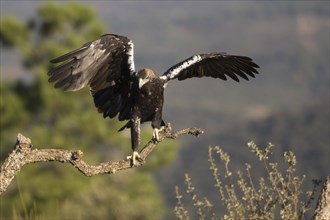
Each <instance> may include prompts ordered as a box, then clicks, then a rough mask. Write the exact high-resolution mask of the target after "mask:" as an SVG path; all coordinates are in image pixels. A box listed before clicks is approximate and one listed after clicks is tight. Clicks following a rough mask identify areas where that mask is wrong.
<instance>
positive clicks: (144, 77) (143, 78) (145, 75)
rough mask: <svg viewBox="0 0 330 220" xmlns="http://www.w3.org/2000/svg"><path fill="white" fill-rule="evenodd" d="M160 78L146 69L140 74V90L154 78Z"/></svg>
mask: <svg viewBox="0 0 330 220" xmlns="http://www.w3.org/2000/svg"><path fill="white" fill-rule="evenodd" d="M157 77H158V76H157V75H156V74H155V73H154V71H152V70H151V69H148V68H144V69H142V70H140V71H139V72H138V78H139V88H141V87H142V86H143V85H144V84H146V83H147V82H149V81H150V80H151V79H152V78H157Z"/></svg>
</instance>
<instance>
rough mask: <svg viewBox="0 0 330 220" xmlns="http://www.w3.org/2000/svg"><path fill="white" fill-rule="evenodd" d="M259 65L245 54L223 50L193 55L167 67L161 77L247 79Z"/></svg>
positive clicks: (254, 72) (166, 78)
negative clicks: (237, 54)
mask: <svg viewBox="0 0 330 220" xmlns="http://www.w3.org/2000/svg"><path fill="white" fill-rule="evenodd" d="M257 68H259V66H258V65H257V64H256V63H254V62H253V60H252V59H251V58H249V57H246V56H236V55H228V54H226V53H223V52H215V53H209V54H198V55H194V56H192V57H190V58H188V59H186V60H184V61H182V62H180V63H178V64H176V65H174V66H172V67H171V68H169V69H168V70H167V71H166V72H165V73H164V74H163V75H162V76H161V78H162V79H164V80H166V81H169V80H171V79H178V80H185V79H188V78H192V77H213V78H220V79H222V80H227V77H226V76H228V77H230V78H232V79H233V80H235V81H237V82H239V77H240V78H243V79H245V80H248V79H249V78H248V76H251V77H255V74H258V71H257Z"/></svg>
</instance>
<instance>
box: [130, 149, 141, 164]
mask: <svg viewBox="0 0 330 220" xmlns="http://www.w3.org/2000/svg"><path fill="white" fill-rule="evenodd" d="M136 159H137V160H138V161H142V160H143V159H142V157H141V156H140V154H139V153H138V152H137V151H133V154H132V155H130V156H127V157H126V160H131V161H132V165H133V166H136V165H137V163H136Z"/></svg>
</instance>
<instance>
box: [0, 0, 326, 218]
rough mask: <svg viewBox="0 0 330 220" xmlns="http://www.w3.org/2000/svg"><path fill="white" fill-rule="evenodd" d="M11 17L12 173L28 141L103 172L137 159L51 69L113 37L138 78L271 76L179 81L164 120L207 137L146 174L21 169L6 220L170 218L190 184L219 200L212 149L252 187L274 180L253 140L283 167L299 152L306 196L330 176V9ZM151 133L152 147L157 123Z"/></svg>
mask: <svg viewBox="0 0 330 220" xmlns="http://www.w3.org/2000/svg"><path fill="white" fill-rule="evenodd" d="M0 6H1V7H0V13H1V31H0V40H1V57H0V61H1V63H0V74H1V75H0V79H1V89H0V91H1V94H0V113H1V118H0V125H1V133H0V141H1V143H0V145H1V146H0V147H1V161H3V160H4V159H5V157H6V156H7V154H8V153H9V152H10V151H11V150H12V147H13V145H14V143H15V139H16V135H17V133H19V132H21V133H23V134H24V135H26V136H27V137H30V138H31V139H32V142H33V143H34V145H35V147H37V148H50V147H52V148H55V147H57V148H65V149H81V150H83V151H84V152H85V154H84V155H85V156H84V157H85V160H86V161H87V162H89V163H92V164H93V163H99V162H105V161H109V160H120V159H123V158H124V157H125V156H126V155H128V154H129V153H130V152H131V148H130V140H129V133H128V132H127V131H125V132H123V133H117V130H118V129H119V128H120V127H121V126H122V123H119V122H117V120H109V119H107V120H104V119H103V118H102V115H100V114H98V113H97V111H96V109H95V108H94V106H93V101H92V98H91V96H90V95H89V91H88V89H87V88H86V89H84V90H82V91H79V92H75V93H64V92H62V91H60V90H55V89H54V88H53V86H52V85H51V84H49V83H48V82H47V71H48V69H49V68H51V65H50V64H49V60H50V59H52V58H54V57H56V56H59V55H61V54H63V53H66V52H68V51H70V50H72V49H75V48H78V47H80V46H81V45H82V44H84V43H85V42H87V41H90V40H93V39H96V38H98V37H99V36H100V35H102V34H104V33H115V34H120V35H126V36H128V37H129V38H130V39H132V40H133V42H134V44H135V66H136V68H137V69H141V68H143V67H149V68H152V69H154V70H155V71H156V72H157V73H158V74H159V75H161V74H162V73H163V72H164V71H165V70H167V69H168V68H169V67H171V66H172V65H174V64H176V63H178V62H180V61H182V60H183V59H186V58H188V57H190V56H191V55H193V54H196V53H206V52H212V51H224V52H227V53H229V54H237V55H245V56H249V57H251V58H253V59H254V60H255V62H256V63H257V64H258V65H259V66H260V70H259V72H260V74H259V75H258V76H257V77H256V78H255V79H251V80H250V81H242V82H240V83H236V82H234V81H231V80H228V81H222V80H214V79H206V78H204V79H190V80H186V81H183V82H171V83H170V84H169V85H168V87H167V89H166V93H165V106H164V111H163V112H164V120H165V121H166V122H167V123H168V122H170V123H171V124H172V127H173V129H182V128H186V127H193V126H195V127H199V128H202V129H203V130H204V132H205V133H204V134H203V135H202V136H200V137H198V138H195V137H192V136H185V137H180V138H179V139H178V140H176V141H170V140H166V141H164V142H162V143H161V144H160V145H159V146H158V147H157V148H156V149H155V150H154V151H153V153H152V155H151V156H150V158H149V161H147V164H146V165H145V166H144V167H143V168H138V169H131V170H128V171H123V172H119V173H116V174H115V175H101V176H97V177H92V178H87V177H84V176H83V175H81V174H80V173H79V172H77V170H75V169H74V168H73V167H72V166H71V165H66V164H59V163H47V164H31V165H28V166H26V167H24V168H23V170H22V172H21V173H20V174H19V175H18V176H17V177H16V178H15V180H14V181H13V183H12V184H11V185H10V186H9V188H8V190H7V191H6V192H5V193H4V194H3V195H2V196H1V198H0V199H1V200H0V201H1V203H0V205H1V207H0V211H1V216H0V217H1V219H10V218H13V217H16V218H20V217H25V218H27V217H28V216H29V215H31V216H37V217H39V218H41V219H42V218H47V219H72V218H74V219H132V218H135V219H151V218H152V219H165V218H172V217H173V214H172V210H173V207H174V205H175V193H174V187H175V185H178V186H180V187H181V188H182V187H183V185H184V173H189V175H190V176H191V177H192V180H193V182H194V184H195V185H196V188H197V189H198V192H199V194H200V195H201V196H202V197H204V196H206V197H208V198H209V199H210V200H211V201H216V199H217V198H215V197H216V196H217V195H214V193H212V192H213V184H214V183H213V179H212V175H211V172H210V171H209V164H208V161H207V149H208V146H215V145H219V146H221V147H222V148H223V149H224V150H225V151H227V152H228V153H229V154H230V155H231V165H232V169H233V170H237V169H243V167H244V164H245V163H250V164H251V165H252V170H253V171H254V173H253V174H254V175H255V177H258V176H262V175H264V170H261V169H259V168H258V166H259V165H258V161H257V159H256V157H255V156H254V155H252V154H251V152H249V149H248V148H247V142H249V141H250V140H253V141H255V142H256V143H257V145H258V146H259V147H265V146H266V145H267V143H268V142H271V143H273V144H274V145H275V151H274V154H273V156H274V160H282V157H283V152H284V151H288V150H291V151H293V152H294V153H295V154H296V156H297V160H298V169H297V172H298V174H300V175H302V174H306V175H307V180H306V187H307V188H308V187H309V188H310V186H311V181H312V179H323V178H324V177H325V176H327V175H329V169H330V168H329V110H330V108H329V96H330V95H329V83H330V81H329V58H330V55H329V51H330V46H329V38H330V36H329V35H330V34H329V30H330V25H329V11H330V6H329V2H328V1H262V2H261V1H219V2H217V1H202V2H198V1H192V2H189V1H183V2H175V1H163V2H161V1H142V2H132V1H121V2H119V1H118V2H117V1H109V2H106V1H90V3H89V2H87V1H83V2H69V1H59V2H52V1H45V2H42V1H4V0H1V1H0ZM142 130H143V136H142V144H144V143H146V142H147V141H148V140H149V139H150V137H151V128H150V125H149V124H148V125H146V126H144V127H143V129H142ZM1 163H2V162H1ZM220 172H221V171H220ZM91 210H93V211H91Z"/></svg>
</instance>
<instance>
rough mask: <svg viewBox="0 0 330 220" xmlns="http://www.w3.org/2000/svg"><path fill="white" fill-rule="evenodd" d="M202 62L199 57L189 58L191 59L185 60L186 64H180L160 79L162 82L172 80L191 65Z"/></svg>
mask: <svg viewBox="0 0 330 220" xmlns="http://www.w3.org/2000/svg"><path fill="white" fill-rule="evenodd" d="M201 60H202V57H201V56H200V55H195V56H193V57H191V59H189V60H187V61H186V62H184V63H182V65H180V66H177V67H176V68H174V69H172V70H171V71H170V72H169V74H167V75H166V76H161V77H160V78H162V79H164V80H166V79H167V80H170V79H174V78H175V77H176V76H177V75H178V74H179V73H180V72H181V71H182V70H184V69H186V68H188V67H190V66H191V65H193V64H195V63H197V62H199V61H201Z"/></svg>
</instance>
